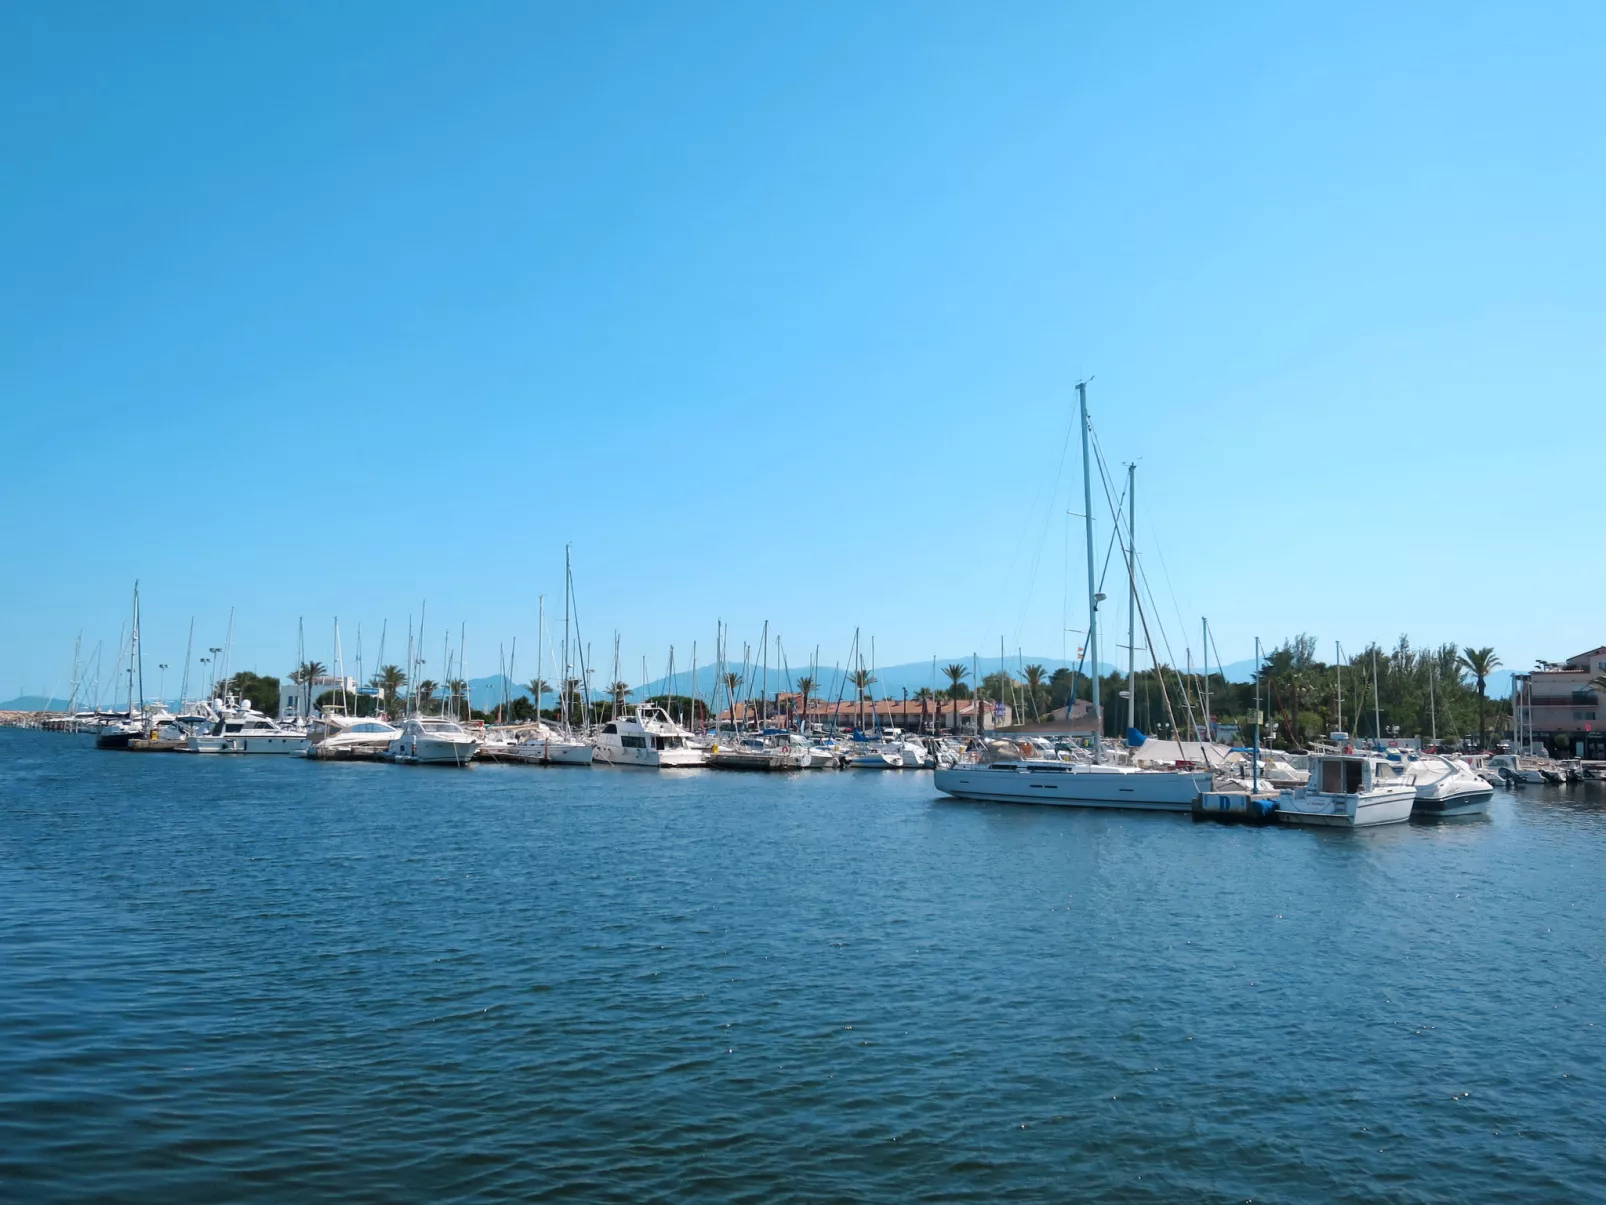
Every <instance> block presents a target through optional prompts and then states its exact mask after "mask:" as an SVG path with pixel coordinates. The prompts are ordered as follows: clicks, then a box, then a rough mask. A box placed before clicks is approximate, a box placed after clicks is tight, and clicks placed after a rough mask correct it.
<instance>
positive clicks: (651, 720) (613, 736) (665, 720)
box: [591, 704, 708, 770]
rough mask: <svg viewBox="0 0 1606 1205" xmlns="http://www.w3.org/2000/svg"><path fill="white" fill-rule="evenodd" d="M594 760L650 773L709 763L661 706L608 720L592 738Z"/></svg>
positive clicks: (698, 747)
mask: <svg viewBox="0 0 1606 1205" xmlns="http://www.w3.org/2000/svg"><path fill="white" fill-rule="evenodd" d="M591 748H592V749H593V750H594V751H595V754H596V760H597V761H600V762H606V763H607V764H608V765H610V766H641V767H644V768H646V769H652V770H678V769H689V768H692V767H695V766H703V765H707V764H708V751H707V750H706V749H704V748H703V747H702V746H701V745H700V744H698V743H697V739H696V737H695V736H693V735H692V733H690V732H688V731H687V730H686V729H684V728H682V727H681V726H680V725H679V724H677V723H675V721H674V720H672V719H670V718H669V715H668V713H666V712H665V711H664V710H663V708H661V707H652V706H648V705H646V704H643V705H641V706H639V707H637V708H635V714H634V715H622V716H620V717H618V718H617V719H612V720H609V721H608V722H607V723H606V724H604V725H603V726H602V727H601V728H600V729H598V731H597V732H596V734H595V735H593V736H592V738H591Z"/></svg>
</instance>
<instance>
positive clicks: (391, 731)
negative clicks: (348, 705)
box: [307, 712, 401, 758]
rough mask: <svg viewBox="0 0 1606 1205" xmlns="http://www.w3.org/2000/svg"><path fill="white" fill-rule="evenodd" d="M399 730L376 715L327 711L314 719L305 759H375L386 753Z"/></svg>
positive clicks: (398, 734) (399, 732)
mask: <svg viewBox="0 0 1606 1205" xmlns="http://www.w3.org/2000/svg"><path fill="white" fill-rule="evenodd" d="M400 735H401V729H400V728H397V727H396V726H395V725H394V724H387V723H386V722H385V721H384V720H381V719H379V718H378V717H376V716H353V715H345V714H342V713H340V712H326V713H324V714H323V715H321V716H319V717H318V718H317V719H315V720H313V722H312V725H311V727H310V730H309V737H310V739H311V741H312V744H311V747H310V748H308V749H307V756H308V757H328V758H341V757H358V758H360V757H370V758H371V757H378V756H380V755H381V754H383V753H385V752H386V751H387V750H388V749H389V748H390V744H391V742H392V741H394V740H395V739H396V738H397V737H398V736H400Z"/></svg>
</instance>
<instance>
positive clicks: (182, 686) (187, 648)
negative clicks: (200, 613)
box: [178, 615, 195, 711]
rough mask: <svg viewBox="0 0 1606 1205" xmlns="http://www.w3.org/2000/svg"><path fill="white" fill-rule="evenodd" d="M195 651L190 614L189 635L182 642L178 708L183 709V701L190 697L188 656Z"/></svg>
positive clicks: (193, 620)
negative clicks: (182, 661) (181, 678)
mask: <svg viewBox="0 0 1606 1205" xmlns="http://www.w3.org/2000/svg"><path fill="white" fill-rule="evenodd" d="M194 653H195V616H193V615H191V616H190V636H189V639H188V640H186V641H185V642H184V681H182V682H181V683H179V688H178V709H179V710H180V711H183V710H184V702H185V700H187V699H188V698H189V697H190V657H191V656H192V655H193V654H194Z"/></svg>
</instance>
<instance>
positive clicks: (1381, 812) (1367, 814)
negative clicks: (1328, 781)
mask: <svg viewBox="0 0 1606 1205" xmlns="http://www.w3.org/2000/svg"><path fill="white" fill-rule="evenodd" d="M1320 798H1321V801H1322V805H1323V806H1324V807H1325V809H1326V810H1320V811H1318V810H1316V804H1314V803H1311V804H1308V805H1306V804H1302V803H1301V801H1299V800H1296V799H1293V798H1291V797H1289V796H1288V795H1285V796H1284V797H1283V798H1282V799H1280V800H1279V801H1278V804H1277V819H1279V820H1281V821H1282V822H1283V823H1284V824H1308V825H1315V826H1318V827H1324V828H1376V827H1377V826H1378V825H1381V824H1401V823H1403V822H1404V821H1407V820H1409V819H1410V818H1411V810H1412V809H1413V808H1414V807H1415V806H1416V792H1415V791H1414V790H1411V789H1409V788H1401V789H1400V790H1395V791H1388V792H1386V793H1385V792H1375V793H1373V794H1372V795H1371V796H1370V797H1357V796H1353V795H1351V796H1337V797H1333V796H1321V797H1320ZM1335 799H1336V806H1335ZM1307 808H1308V810H1307Z"/></svg>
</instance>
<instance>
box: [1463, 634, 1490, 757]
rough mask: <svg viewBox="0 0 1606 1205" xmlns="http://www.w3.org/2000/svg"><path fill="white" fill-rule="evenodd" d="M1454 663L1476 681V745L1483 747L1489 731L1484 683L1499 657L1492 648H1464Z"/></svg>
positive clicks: (1486, 743)
mask: <svg viewBox="0 0 1606 1205" xmlns="http://www.w3.org/2000/svg"><path fill="white" fill-rule="evenodd" d="M1455 661H1456V664H1457V665H1459V666H1460V667H1461V668H1462V669H1464V670H1466V671H1467V673H1469V674H1471V675H1472V676H1473V677H1474V678H1475V679H1477V683H1478V747H1479V748H1480V749H1481V748H1485V747H1487V746H1488V744H1489V732H1488V728H1487V726H1486V725H1485V723H1484V718H1483V717H1484V705H1485V701H1484V698H1485V697H1484V684H1485V683H1486V682H1487V681H1488V679H1489V675H1490V674H1492V673H1494V671H1495V668H1496V667H1497V666H1498V665H1499V664H1500V658H1499V657H1496V656H1495V655H1494V650H1493V649H1492V648H1481V649H1466V650H1464V651H1463V652H1462V653H1461V655H1460V656H1459V657H1457V658H1456V659H1455Z"/></svg>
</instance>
